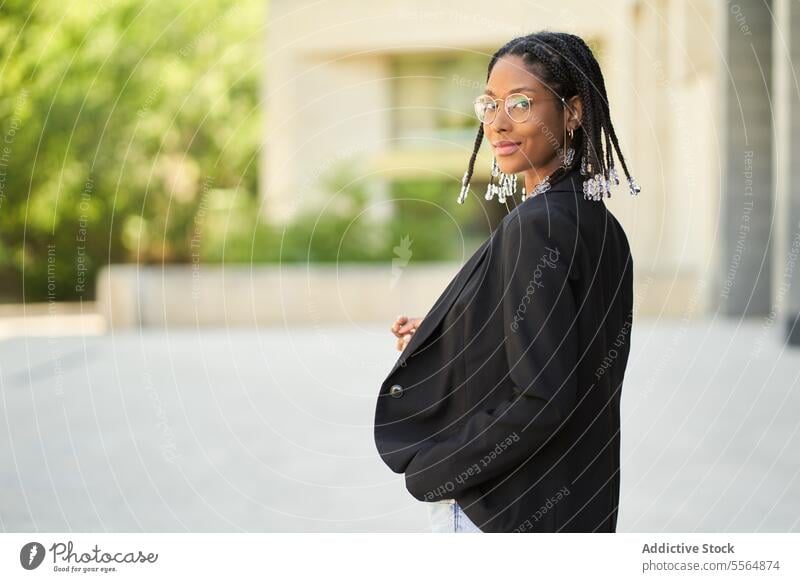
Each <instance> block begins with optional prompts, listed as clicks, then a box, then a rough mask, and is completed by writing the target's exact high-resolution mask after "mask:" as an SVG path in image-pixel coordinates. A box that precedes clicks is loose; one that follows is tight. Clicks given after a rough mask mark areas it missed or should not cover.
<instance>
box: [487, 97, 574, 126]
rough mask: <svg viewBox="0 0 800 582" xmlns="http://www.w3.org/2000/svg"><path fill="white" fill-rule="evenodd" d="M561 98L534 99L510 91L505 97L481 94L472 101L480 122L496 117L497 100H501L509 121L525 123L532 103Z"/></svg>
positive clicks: (492, 119)
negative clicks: (495, 97) (497, 97)
mask: <svg viewBox="0 0 800 582" xmlns="http://www.w3.org/2000/svg"><path fill="white" fill-rule="evenodd" d="M554 99H558V100H559V101H560V100H561V97H550V98H548V99H534V98H533V97H528V96H527V95H523V94H522V93H512V94H511V95H509V96H507V97H506V98H505V99H492V98H491V97H490V96H489V95H481V96H480V97H478V98H476V99H475V101H474V102H473V105H474V107H475V115H477V116H478V119H479V120H480V121H481V122H482V123H491V122H492V121H494V119H495V117H497V101H503V104H504V105H505V110H506V113H507V114H508V117H509V118H510V119H511V121H513V122H515V123H525V122H526V121H528V119H530V117H531V111H533V105H534V103H537V102H539V101H552V100H554Z"/></svg>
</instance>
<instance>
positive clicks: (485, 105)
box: [474, 95, 496, 122]
mask: <svg viewBox="0 0 800 582" xmlns="http://www.w3.org/2000/svg"><path fill="white" fill-rule="evenodd" d="M474 105H475V115H477V116H478V119H479V120H481V121H482V122H483V121H491V120H492V119H493V118H494V114H495V109H496V104H495V102H494V101H492V99H491V98H490V97H489V96H488V95H481V96H480V97H478V98H477V99H475V104H474Z"/></svg>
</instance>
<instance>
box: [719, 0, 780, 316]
mask: <svg viewBox="0 0 800 582" xmlns="http://www.w3.org/2000/svg"><path fill="white" fill-rule="evenodd" d="M772 4H773V0H737V1H736V2H727V3H725V11H724V14H723V21H724V25H723V27H724V46H723V55H722V56H723V58H724V63H723V65H724V66H725V67H726V68H727V71H728V72H727V77H726V78H725V79H724V82H723V83H724V88H723V92H722V93H723V103H722V105H723V108H724V113H723V127H722V128H721V129H722V132H723V135H722V138H723V139H722V148H721V149H722V176H721V191H720V207H719V209H720V216H719V220H720V223H719V240H718V242H719V244H718V247H719V254H718V255H717V257H718V259H717V269H718V271H717V273H716V277H715V279H716V290H717V291H718V292H717V293H715V294H714V296H715V297H716V298H717V301H718V306H719V310H720V312H721V313H724V314H727V315H731V316H737V317H738V316H742V315H767V314H768V313H769V311H770V307H771V302H772V297H771V281H770V279H771V250H770V249H771V242H770V232H771V229H772V227H773V224H772V216H773V201H772V192H773V178H772V160H773V112H772V108H771V105H772V104H771V99H772V95H771V85H772V25H773V22H772V14H771V8H772Z"/></svg>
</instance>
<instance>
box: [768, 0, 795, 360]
mask: <svg viewBox="0 0 800 582" xmlns="http://www.w3.org/2000/svg"><path fill="white" fill-rule="evenodd" d="M774 36H775V38H774V42H773V46H774V53H775V58H774V72H775V91H774V92H775V111H776V123H775V125H776V131H775V164H774V169H775V215H776V221H775V223H776V228H775V257H774V260H773V278H772V282H773V289H774V292H773V305H774V308H773V311H772V312H771V314H770V316H771V318H770V321H772V320H773V319H777V320H779V321H780V322H781V326H780V327H781V335H782V337H783V338H785V339H786V340H787V341H788V343H789V344H790V345H794V346H800V319H798V314H800V186H798V184H800V78H798V77H799V76H798V73H797V70H796V66H795V64H794V63H797V62H800V6H799V5H798V4H797V3H796V2H790V1H789V0H776V2H775V35H774Z"/></svg>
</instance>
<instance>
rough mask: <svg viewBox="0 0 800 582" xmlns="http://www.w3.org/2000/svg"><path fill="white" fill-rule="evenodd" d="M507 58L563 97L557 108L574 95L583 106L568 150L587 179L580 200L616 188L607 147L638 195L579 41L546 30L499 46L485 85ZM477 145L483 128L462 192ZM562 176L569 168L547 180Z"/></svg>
mask: <svg viewBox="0 0 800 582" xmlns="http://www.w3.org/2000/svg"><path fill="white" fill-rule="evenodd" d="M506 55H516V56H520V57H522V59H523V61H524V62H525V63H526V64H527V65H528V66H529V67H530V69H531V71H532V72H534V73H535V74H536V76H537V77H538V78H539V80H540V81H541V82H542V83H543V84H544V85H545V86H547V87H548V88H549V89H550V90H551V91H552V92H554V93H555V94H556V95H557V96H559V97H561V98H562V100H556V103H558V104H559V105H558V106H559V107H561V108H562V109H563V108H564V107H565V104H566V101H567V100H569V99H570V98H572V97H574V96H575V95H579V96H580V98H581V101H582V103H583V120H582V122H581V124H580V126H579V127H578V128H577V129H576V130H575V132H574V137H573V147H574V149H575V156H576V157H580V158H581V160H582V163H581V173H582V174H583V175H584V176H589V179H588V180H586V181H585V182H584V195H585V197H587V198H590V199H594V200H601V199H602V197H603V194H605V195H607V196H609V197H610V196H611V188H610V186H611V180H613V181H614V183H615V184H619V178H618V176H617V173H616V170H615V168H614V159H613V155H612V154H613V152H612V147H613V151H616V155H617V158H618V159H619V161H620V163H621V164H622V169H623V170H624V171H625V175H626V176H627V178H628V184H629V185H630V193H631V194H632V195H635V194H638V193H639V191H640V188H639V186H638V185H637V184H636V181H635V180H634V179H633V176H631V174H630V172H629V171H628V166H627V164H626V162H625V157H624V156H623V155H622V151H621V150H620V147H619V140H618V139H617V134H616V132H615V131H614V126H613V124H612V123H611V114H610V111H609V105H608V96H607V95H606V85H605V81H604V80H603V73H602V72H601V71H600V65H599V64H598V63H597V60H596V59H595V57H594V54H593V53H592V50H591V49H590V48H589V46H588V45H587V44H586V43H585V42H584V41H583V39H582V38H580V37H579V36H576V35H574V34H569V33H563V32H550V31H541V32H536V33H533V34H529V35H526V36H520V37H517V38H515V39H513V40H511V41H509V42H508V43H506V44H505V45H503V46H502V47H500V49H498V50H497V52H496V53H495V54H494V55H493V56H492V59H491V61H490V62H489V68H488V72H487V74H486V79H487V81H488V79H489V76H490V75H491V73H492V69H493V68H494V66H495V64H496V63H497V61H498V59H500V58H501V57H504V56H506ZM482 141H483V123H481V124H480V127H479V128H478V135H477V136H476V138H475V145H474V147H473V150H472V155H471V156H470V159H469V166H468V168H467V171H466V173H465V174H464V179H463V180H462V187H468V184H469V181H470V179H471V178H472V172H473V169H474V166H475V159H476V158H477V156H478V150H479V149H480V146H481V142H482ZM567 171H568V168H564V167H563V166H562V167H559V169H558V170H556V172H555V173H554V174H553V175H552V176H551V180H552V181H555V180H556V179H558V178H560V177H561V176H562V175H563V174H564V173H565V172H567Z"/></svg>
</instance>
